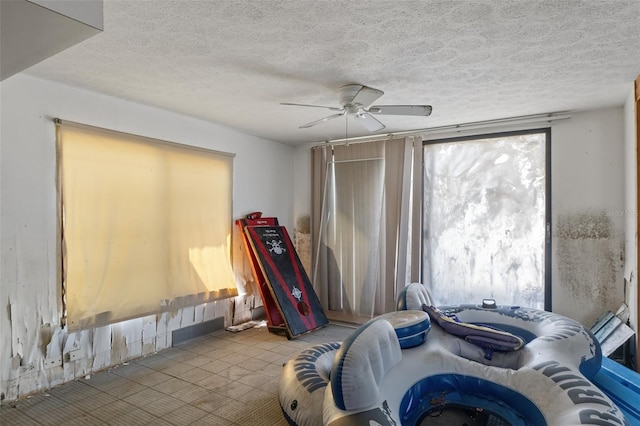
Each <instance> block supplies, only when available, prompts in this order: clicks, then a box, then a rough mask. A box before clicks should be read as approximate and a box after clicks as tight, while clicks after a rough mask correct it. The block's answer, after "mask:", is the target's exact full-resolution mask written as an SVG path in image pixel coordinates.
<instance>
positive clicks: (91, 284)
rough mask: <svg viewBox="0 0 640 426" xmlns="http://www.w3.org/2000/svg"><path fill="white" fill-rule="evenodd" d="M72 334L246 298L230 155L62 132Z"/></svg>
mask: <svg viewBox="0 0 640 426" xmlns="http://www.w3.org/2000/svg"><path fill="white" fill-rule="evenodd" d="M57 131H58V134H57V140H58V170H59V197H60V198H59V199H60V208H61V224H60V229H61V237H62V238H61V253H62V265H61V267H62V281H63V292H64V297H65V310H66V318H67V326H68V328H69V329H70V330H73V329H80V328H87V327H94V326H98V325H104V324H109V323H113V322H117V321H121V320H124V319H128V318H133V317H139V316H142V315H147V314H150V313H154V312H160V311H166V310H174V309H178V308H181V307H184V306H193V305H196V304H200V303H205V302H208V301H212V300H215V299H218V298H222V297H230V296H234V295H237V289H236V287H235V279H234V276H233V271H232V269H231V259H230V253H231V252H230V247H231V241H230V239H231V230H232V225H233V220H232V217H231V215H232V212H231V199H232V165H233V158H232V156H231V155H229V154H224V153H219V152H213V151H208V150H204V149H198V148H193V147H187V146H183V145H177V144H172V143H168V142H164V141H159V140H155V139H148V138H143V137H139V136H134V135H129V134H123V133H118V132H113V131H108V130H104V129H98V128H94V127H89V126H84V125H79V124H75V123H69V122H59V123H58V126H57Z"/></svg>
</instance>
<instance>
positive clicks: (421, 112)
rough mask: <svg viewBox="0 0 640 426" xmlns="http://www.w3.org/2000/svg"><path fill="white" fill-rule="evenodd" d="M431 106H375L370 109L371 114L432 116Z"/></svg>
mask: <svg viewBox="0 0 640 426" xmlns="http://www.w3.org/2000/svg"><path fill="white" fill-rule="evenodd" d="M431 110H432V108H431V105H375V106H372V107H371V108H369V112H370V113H371V114H380V115H416V116H428V115H431Z"/></svg>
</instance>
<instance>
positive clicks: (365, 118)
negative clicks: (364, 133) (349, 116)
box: [355, 112, 384, 132]
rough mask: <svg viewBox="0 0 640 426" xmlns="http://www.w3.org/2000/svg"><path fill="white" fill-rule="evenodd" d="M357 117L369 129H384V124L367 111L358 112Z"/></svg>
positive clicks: (371, 130)
mask: <svg viewBox="0 0 640 426" xmlns="http://www.w3.org/2000/svg"><path fill="white" fill-rule="evenodd" d="M355 117H356V119H357V121H358V122H360V124H362V125H363V126H364V127H365V128H366V129H367V130H368V131H370V132H375V131H377V130H382V129H384V124H382V123H381V122H380V121H378V120H377V119H376V118H375V117H374V116H373V115H371V114H368V113H366V112H363V113H358V114H356V115H355Z"/></svg>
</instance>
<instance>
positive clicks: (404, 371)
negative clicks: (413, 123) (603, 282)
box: [280, 304, 629, 426]
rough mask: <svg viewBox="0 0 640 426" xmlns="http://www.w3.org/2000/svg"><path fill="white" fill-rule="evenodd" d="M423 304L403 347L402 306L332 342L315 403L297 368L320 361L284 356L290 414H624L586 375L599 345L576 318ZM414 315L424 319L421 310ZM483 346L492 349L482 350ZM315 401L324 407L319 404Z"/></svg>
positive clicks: (285, 404) (304, 417)
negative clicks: (419, 332)
mask: <svg viewBox="0 0 640 426" xmlns="http://www.w3.org/2000/svg"><path fill="white" fill-rule="evenodd" d="M425 308H431V311H432V312H431V315H432V317H431V325H430V328H429V327H427V328H425V331H424V339H423V340H424V341H423V342H418V343H416V342H414V343H415V345H409V346H408V347H405V348H402V347H401V344H400V339H401V338H399V334H400V335H401V334H403V330H402V329H403V327H405V326H404V325H402V324H403V323H404V322H405V320H402V319H400V320H399V319H398V318H401V317H402V316H406V315H407V314H406V313H404V314H403V313H402V311H398V312H395V313H390V314H386V315H383V316H380V317H377V318H374V319H373V320H371V321H369V322H367V323H366V324H364V325H362V326H361V327H360V328H358V329H357V330H356V331H355V332H354V333H353V334H352V335H351V336H349V337H348V338H347V339H346V340H345V341H344V342H342V344H340V345H339V347H336V348H334V349H333V350H332V352H333V353H332V354H331V355H328V356H327V359H325V360H323V361H322V362H321V364H322V365H323V367H322V370H323V371H324V373H322V374H320V373H318V375H319V376H320V377H321V378H322V383H323V384H322V389H321V390H320V389H319V388H318V390H316V391H315V392H314V395H313V398H314V399H313V403H310V401H311V399H310V397H308V396H307V394H308V392H307V394H305V393H304V392H302V390H303V389H305V388H304V386H303V389H300V386H302V385H301V383H302V381H304V378H305V377H306V376H305V375H304V374H299V372H300V371H302V370H304V371H307V370H309V371H310V370H311V369H312V364H314V365H317V364H318V363H317V362H316V363H314V362H313V361H312V360H313V359H316V358H315V357H314V356H312V357H309V358H308V359H307V361H308V362H309V364H308V365H306V366H305V367H302V366H298V367H297V370H296V367H295V364H296V362H297V363H298V364H299V363H300V362H302V361H301V360H299V361H294V362H291V361H290V362H289V363H287V367H285V370H284V371H283V374H282V376H281V381H280V403H281V407H282V410H283V412H284V414H285V417H286V418H287V420H288V421H289V423H290V424H292V425H300V426H302V425H316V424H318V425H319V424H324V425H331V426H347V425H373V426H375V425H380V426H399V425H428V424H433V423H435V422H439V423H437V424H451V425H454V424H463V423H466V424H469V425H472V424H473V425H489V424H491V425H494V424H495V425H531V426H542V425H558V426H560V425H562V426H565V425H587V424H593V425H628V424H629V423H628V422H627V420H626V419H625V418H624V415H623V414H622V412H621V411H620V410H619V409H618V407H617V406H616V405H615V404H614V403H613V402H612V401H611V399H609V397H607V396H606V395H605V394H604V393H603V392H602V391H600V390H599V389H598V388H597V387H596V386H595V385H593V384H592V383H591V382H590V381H589V378H590V377H593V376H594V375H595V374H596V373H597V372H598V370H599V368H600V363H601V357H602V355H601V351H600V348H599V345H598V344H597V342H596V341H595V339H594V338H593V336H592V335H591V333H590V332H589V331H588V330H586V329H585V328H584V327H582V326H581V325H580V324H578V323H577V322H575V321H573V320H571V319H569V318H566V317H563V316H561V315H557V314H553V313H550V312H545V311H539V310H535V309H530V308H522V307H517V306H495V304H494V305H493V306H491V307H483V306H482V305H461V306H455V307H439V309H435V308H433V307H430V306H426V305H425ZM409 312H410V315H414V314H413V313H411V312H412V311H409ZM395 316H398V318H394V317H395ZM442 317H446V318H450V319H452V321H453V322H455V323H457V324H459V325H463V326H466V325H470V326H472V327H471V328H473V327H479V328H481V331H482V332H483V333H485V332H489V331H490V330H495V329H498V330H496V331H498V332H500V333H506V334H507V335H514V336H519V338H521V339H522V340H523V341H524V343H526V344H524V345H522V346H521V347H519V348H517V347H516V346H517V344H515V345H514V344H512V343H509V344H507V346H506V347H501V346H500V345H497V346H491V345H492V344H493V343H491V344H487V342H486V341H485V340H484V339H480V340H477V339H471V341H470V340H467V339H466V337H464V336H463V335H458V336H457V335H454V334H451V333H449V332H447V331H446V330H445V328H443V326H440V325H439V323H440V322H441V321H442ZM419 321H423V322H424V321H425V320H424V317H423V318H422V319H420V320H419ZM419 321H418V322H419ZM394 322H395V323H396V327H395V328H394V326H393V325H392V323H394ZM446 322H448V321H446ZM406 327H409V326H408V325H406ZM411 327H415V324H412V325H411ZM423 327H424V325H423ZM445 327H446V324H445ZM427 333H428V334H427ZM474 333H475V331H474ZM406 334H407V335H409V334H411V333H409V332H408V330H407V333H406ZM505 338H506V337H505V336H504V335H503V334H499V337H498V340H499V342H501V344H502V341H503V339H505ZM418 340H421V339H418ZM487 347H489V348H490V349H492V350H491V356H489V357H488V356H487ZM331 356H332V357H333V359H332V363H331V366H329V365H328V358H329V357H331ZM295 359H298V358H294V360H295ZM318 359H319V357H318ZM290 364H291V365H290ZM294 373H295V374H294ZM315 379H316V380H319V379H318V377H316V378H315ZM305 391H306V390H305ZM316 393H317V394H316ZM293 401H295V404H293ZM320 404H322V410H319V409H317V407H318V405H320ZM292 406H295V409H293V410H292ZM462 416H466V417H465V418H466V420H465V421H464V422H462V421H456V420H451V419H454V418H461V417H462ZM447 419H450V420H447Z"/></svg>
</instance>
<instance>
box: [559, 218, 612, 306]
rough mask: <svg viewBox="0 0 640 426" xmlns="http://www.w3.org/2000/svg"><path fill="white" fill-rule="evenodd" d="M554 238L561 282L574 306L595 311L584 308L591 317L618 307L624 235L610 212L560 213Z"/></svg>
mask: <svg viewBox="0 0 640 426" xmlns="http://www.w3.org/2000/svg"><path fill="white" fill-rule="evenodd" d="M555 239H556V242H557V245H556V250H557V251H556V255H555V260H554V262H556V264H557V270H558V278H559V279H560V283H559V285H560V287H561V288H562V289H563V290H564V291H566V293H567V294H568V295H569V296H570V297H571V298H572V300H573V303H575V304H576V305H574V306H579V307H580V309H582V307H585V309H587V310H589V309H591V310H592V311H593V312H583V314H584V315H585V318H589V319H591V318H594V317H595V318H597V317H598V316H599V315H600V314H601V313H602V311H603V310H605V309H614V310H615V309H616V308H617V305H619V304H620V300H619V296H618V290H617V281H618V279H620V274H621V271H622V266H623V265H622V263H623V260H624V239H623V238H622V237H621V236H619V235H618V233H617V232H616V231H615V226H614V224H613V223H612V221H611V217H610V215H607V214H606V213H605V212H587V213H579V214H567V215H559V216H558V217H557V222H556V227H555ZM582 302H584V303H582ZM594 302H596V303H594ZM589 307H590V308H589Z"/></svg>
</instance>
